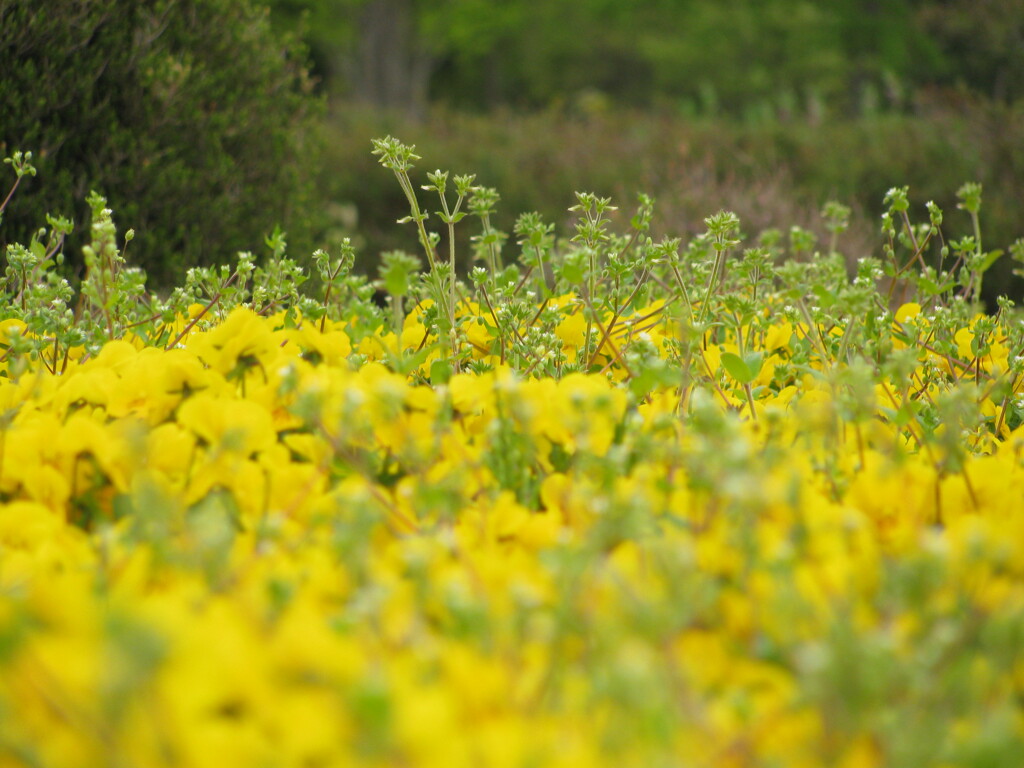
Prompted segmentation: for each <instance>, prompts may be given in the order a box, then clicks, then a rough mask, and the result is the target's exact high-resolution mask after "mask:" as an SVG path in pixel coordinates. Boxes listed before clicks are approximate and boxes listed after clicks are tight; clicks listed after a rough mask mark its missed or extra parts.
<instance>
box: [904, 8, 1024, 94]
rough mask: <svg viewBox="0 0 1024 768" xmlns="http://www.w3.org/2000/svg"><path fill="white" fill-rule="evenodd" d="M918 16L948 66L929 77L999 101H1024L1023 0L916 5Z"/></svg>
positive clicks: (939, 82)
mask: <svg viewBox="0 0 1024 768" xmlns="http://www.w3.org/2000/svg"><path fill="white" fill-rule="evenodd" d="M917 5H918V9H917V18H918V21H919V23H920V25H921V26H922V27H923V28H924V29H925V30H927V31H928V32H929V34H930V35H931V36H932V38H933V39H934V41H935V43H936V45H937V46H938V47H939V48H940V49H941V50H942V53H943V55H944V57H945V60H946V66H945V67H944V68H942V69H941V70H938V71H937V72H935V73H934V75H935V76H934V77H932V78H930V79H931V80H932V81H933V82H936V83H938V84H940V85H947V86H959V87H965V88H967V89H968V90H971V91H974V92H976V93H980V94H983V95H985V96H988V97H991V98H994V99H997V100H999V101H1004V102H1011V101H1015V100H1019V99H1021V98H1024V3H1022V2H1021V1H1020V0H949V1H948V2H944V3H937V2H918V3H917Z"/></svg>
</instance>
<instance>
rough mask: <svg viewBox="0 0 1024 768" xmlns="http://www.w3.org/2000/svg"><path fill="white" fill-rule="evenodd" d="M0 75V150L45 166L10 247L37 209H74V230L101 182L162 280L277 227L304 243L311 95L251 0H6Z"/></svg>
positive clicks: (6, 233) (30, 187)
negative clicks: (30, 154) (92, 191)
mask: <svg viewBox="0 0 1024 768" xmlns="http://www.w3.org/2000/svg"><path fill="white" fill-rule="evenodd" d="M0 73H2V76H0V154H3V155H6V154H10V153H11V152H12V151H14V150H16V149H22V150H27V151H32V152H33V153H34V157H35V160H34V162H35V164H36V166H37V167H38V169H39V174H38V176H37V177H36V178H35V179H31V180H30V179H26V180H25V183H24V184H23V185H22V189H21V190H20V191H19V194H18V195H17V196H16V198H15V199H14V200H13V201H12V203H11V205H10V207H9V208H8V210H7V212H6V216H5V219H6V220H5V223H4V228H3V231H2V239H3V240H5V241H6V242H19V241H27V240H28V239H29V237H30V233H31V232H32V231H33V229H34V228H35V227H37V226H39V223H40V222H41V221H42V220H43V214H44V213H46V212H53V213H55V214H57V213H60V214H63V215H66V216H70V215H73V216H74V217H75V220H76V223H77V227H76V235H75V236H77V237H78V238H82V237H83V235H84V234H87V232H86V225H87V223H88V217H87V214H86V208H85V204H84V202H83V201H84V200H85V198H86V196H87V195H88V192H89V190H90V189H95V190H97V191H99V192H101V193H102V194H104V195H106V197H107V198H108V199H109V201H110V205H111V207H112V208H113V209H114V210H116V211H117V215H118V220H119V223H120V224H121V225H122V227H129V226H130V227H133V228H134V229H135V231H136V238H135V241H133V243H132V246H131V251H132V260H133V261H134V262H135V263H137V264H140V265H141V266H143V267H144V268H145V269H146V270H147V271H148V272H149V273H150V276H151V279H152V280H154V281H155V282H156V283H157V284H160V283H164V282H167V281H168V280H170V279H177V278H179V277H180V275H181V271H182V269H183V268H184V267H187V266H191V265H196V264H202V263H209V262H211V261H216V260H220V261H222V260H224V259H225V258H227V257H229V256H230V255H232V254H233V253H234V252H235V251H237V250H242V249H255V248H257V247H258V246H259V245H260V243H261V242H262V239H263V237H264V236H265V235H266V234H267V233H269V232H270V231H271V230H272V229H273V227H274V225H275V224H277V223H280V224H281V225H282V226H283V227H284V228H285V229H287V230H288V231H289V233H290V235H291V237H290V241H291V242H292V244H293V245H294V246H298V247H305V246H307V245H308V244H309V242H310V240H311V233H312V228H313V226H314V222H313V221H312V220H311V215H310V213H309V210H310V209H311V206H310V205H309V203H310V201H311V197H310V196H311V191H312V187H311V184H310V183H309V179H310V178H311V174H310V171H309V170H308V165H309V164H308V162H306V161H305V160H304V158H307V157H308V156H309V149H310V147H309V144H310V142H313V141H315V135H316V133H315V132H316V125H317V121H316V118H317V115H318V113H319V111H320V105H319V102H318V101H317V100H316V99H315V98H314V97H313V96H312V95H311V83H310V80H309V77H308V74H307V69H306V64H305V59H304V50H303V48H302V46H301V45H300V44H298V43H297V42H296V41H295V40H294V39H289V38H283V37H281V36H279V35H276V34H275V33H273V32H272V30H271V27H270V24H269V21H268V18H267V13H266V11H265V9H262V8H260V7H257V6H256V5H254V4H253V3H252V2H251V1H250V0H146V1H144V2H139V1H138V0H102V1H101V0H53V1H48V2H39V0H0ZM75 236H73V238H72V239H71V240H70V241H69V243H68V248H67V249H66V251H67V254H68V261H69V263H70V264H71V266H72V267H73V268H77V267H79V266H80V255H79V248H78V247H76V246H79V245H80V244H81V243H82V239H77V240H76V239H75ZM0 245H2V243H0ZM76 260H77V261H76Z"/></svg>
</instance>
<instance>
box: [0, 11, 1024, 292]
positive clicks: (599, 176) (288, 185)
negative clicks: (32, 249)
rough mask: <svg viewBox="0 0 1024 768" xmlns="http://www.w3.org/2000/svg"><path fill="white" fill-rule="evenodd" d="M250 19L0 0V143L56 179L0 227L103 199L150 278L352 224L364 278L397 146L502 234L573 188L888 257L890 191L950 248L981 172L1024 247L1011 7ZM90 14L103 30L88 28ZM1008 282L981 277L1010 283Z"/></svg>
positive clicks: (1022, 114) (661, 212)
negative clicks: (476, 203)
mask: <svg viewBox="0 0 1024 768" xmlns="http://www.w3.org/2000/svg"><path fill="white" fill-rule="evenodd" d="M119 4H120V5H123V6H125V7H124V8H123V9H120V10H117V11H116V12H113V11H112V12H111V13H110V14H107V15H105V13H104V11H103V10H102V9H110V8H113V7H114V6H118V5H119ZM258 5H259V4H258V3H254V2H252V1H251V0H148V1H147V2H145V3H136V2H129V0H113V1H112V2H108V3H99V2H95V0H55V2H52V3H37V2H34V1H33V0H0V30H2V31H0V64H2V65H3V67H2V68H3V71H4V78H3V82H2V84H0V143H3V144H5V145H6V147H5V151H6V152H7V153H9V152H10V151H12V150H13V149H15V148H24V149H33V148H36V149H37V151H38V149H40V148H42V149H44V150H47V151H48V155H47V156H48V157H49V158H51V159H52V163H53V165H52V173H51V174H50V175H51V178H50V179H45V178H44V176H45V174H43V173H41V174H40V178H38V179H35V180H33V185H32V189H31V190H29V193H28V194H26V195H25V198H26V199H25V200H24V201H23V202H22V203H21V206H22V208H20V209H15V208H12V209H9V219H10V221H7V222H5V223H4V228H3V230H0V239H3V238H5V237H6V238H9V237H11V236H12V234H14V233H17V232H18V228H19V227H20V228H21V234H23V233H24V231H26V228H27V227H28V226H29V225H28V224H27V223H26V222H28V221H29V213H35V214H36V216H37V218H36V222H37V223H36V224H35V226H38V217H39V216H41V213H39V212H38V209H39V208H40V204H41V203H40V200H41V199H42V198H33V197H32V195H34V194H36V193H37V192H38V194H40V195H42V194H43V192H42V190H44V189H47V188H49V190H50V191H49V192H48V193H46V194H47V195H48V196H47V197H46V198H45V202H46V203H47V206H48V207H46V210H53V211H54V212H58V211H61V212H66V211H68V210H69V207H70V206H72V205H73V202H72V201H71V200H70V199H69V195H71V194H76V195H80V194H82V191H83V190H85V191H87V187H88V186H90V185H93V186H96V185H99V186H100V187H102V189H101V191H103V192H104V193H105V194H107V195H108V196H109V198H110V201H111V206H112V207H113V208H114V209H115V211H116V212H118V219H119V221H120V222H121V223H122V224H123V225H125V226H134V227H135V228H136V229H137V230H139V235H138V238H137V242H133V244H132V248H133V249H134V250H135V256H136V260H141V261H142V262H143V263H144V265H145V266H146V267H147V268H148V269H149V270H150V272H151V273H154V274H155V275H157V276H159V277H160V279H169V277H170V275H172V274H180V267H181V266H183V265H189V264H194V263H203V262H204V261H211V260H214V261H218V260H224V259H226V258H229V257H230V256H231V255H232V252H233V250H238V249H256V248H258V247H259V246H260V242H261V240H262V237H263V235H265V234H266V233H267V232H269V230H270V228H271V226H272V223H273V222H274V221H280V222H281V223H282V225H283V226H284V227H285V229H287V230H288V232H289V243H290V244H291V246H292V252H293V255H300V254H299V253H298V251H299V250H309V249H311V248H312V247H313V246H315V245H327V246H328V247H329V246H330V244H331V243H332V242H336V241H337V238H338V237H340V236H343V235H351V236H353V237H354V238H355V239H356V241H357V242H358V244H359V245H360V247H361V252H360V253H361V255H360V259H361V265H362V268H363V269H365V270H367V271H371V272H372V271H374V270H375V264H376V260H377V257H378V254H379V253H380V252H381V251H382V250H387V249H392V248H405V249H407V250H410V251H412V250H415V242H414V237H413V233H412V231H411V230H409V229H408V228H403V227H399V226H397V225H396V224H395V220H396V219H397V218H399V217H400V216H402V215H404V214H405V213H406V211H405V203H404V200H403V198H402V193H401V190H400V189H399V188H398V186H397V184H395V182H394V180H393V179H392V178H391V176H390V174H388V173H387V172H384V171H382V170H381V169H380V168H379V167H377V166H376V161H375V160H374V158H373V157H371V156H370V154H369V148H370V138H371V137H374V136H381V135H384V134H386V133H392V134H394V135H397V136H399V137H401V138H402V139H403V140H404V141H407V142H412V143H415V144H416V145H417V148H418V150H417V151H418V152H419V154H421V155H422V156H423V161H422V163H421V167H420V170H421V171H423V172H425V171H426V170H430V169H433V168H435V167H441V168H442V169H448V170H451V171H452V172H454V173H476V174H477V182H478V183H480V184H483V185H486V186H489V187H495V188H497V189H498V191H499V192H500V193H501V195H502V201H501V203H500V204H499V215H498V221H497V224H498V226H499V228H500V229H503V230H504V231H511V227H512V222H513V221H514V219H515V217H516V216H517V215H518V214H519V213H521V212H524V211H530V210H537V211H539V212H541V213H542V214H543V215H544V216H545V217H546V218H547V219H548V220H549V221H553V222H556V223H558V224H559V225H562V224H564V223H565V222H566V220H567V217H568V215H569V214H568V213H567V208H568V207H569V206H570V205H571V204H572V203H573V201H574V200H573V194H572V193H573V191H574V190H577V189H579V190H584V189H585V190H588V191H594V192H597V193H598V194H601V195H610V196H613V197H614V198H615V199H616V201H617V202H619V203H620V205H621V207H622V209H623V210H622V213H623V214H625V215H626V216H628V209H629V208H630V207H631V204H632V202H633V201H634V199H635V195H636V193H637V192H639V191H644V192H647V193H649V194H651V195H653V196H654V197H655V198H656V199H657V200H658V209H657V216H656V219H657V223H658V226H659V227H660V228H661V229H663V230H666V231H671V232H674V233H677V234H684V235H685V234H694V233H697V232H701V231H703V229H704V226H703V218H704V217H705V216H707V215H709V214H710V213H713V212H715V211H717V210H719V209H720V208H728V209H731V210H735V211H736V212H737V213H738V214H739V215H740V216H741V218H742V220H743V222H744V230H745V232H746V233H747V234H748V235H751V236H754V235H757V234H758V232H759V231H761V230H762V229H764V228H766V227H783V228H786V227H789V226H790V225H794V224H795V225H799V226H801V227H805V228H807V229H811V230H813V231H816V232H818V233H819V234H820V235H822V237H824V226H823V223H822V222H821V220H820V216H819V215H818V212H819V211H820V210H821V207H822V205H823V204H824V203H825V202H826V201H827V200H833V199H834V200H837V201H839V202H842V203H845V204H847V205H849V206H851V207H852V208H853V211H854V217H853V223H852V226H851V228H850V230H849V231H848V232H847V233H846V234H845V235H844V236H843V238H842V239H841V240H840V246H841V250H843V251H844V253H846V254H847V255H848V256H849V257H850V258H851V259H854V258H856V257H858V256H862V255H867V254H869V253H875V254H876V255H877V253H878V243H879V234H878V225H877V222H878V215H879V214H880V213H881V210H882V197H883V196H884V194H885V191H886V190H887V189H888V188H890V187H892V186H895V185H905V184H906V185H910V188H911V189H910V192H911V199H912V201H914V203H915V205H916V211H917V213H918V215H919V216H920V217H923V216H924V203H925V202H926V201H927V200H930V199H934V200H935V201H936V202H938V203H939V204H940V205H941V206H942V207H943V208H944V209H946V211H947V215H946V222H947V227H948V230H949V231H948V234H949V235H951V236H954V237H959V236H961V235H963V234H968V233H969V227H970V224H969V219H968V218H967V216H966V214H960V213H958V212H956V211H955V192H956V190H957V188H958V187H959V186H960V185H961V184H962V183H963V182H965V181H980V182H982V183H983V185H984V192H985V201H984V206H983V209H982V227H983V234H984V236H985V247H986V248H996V247H1005V246H1006V245H1007V244H1009V243H1010V242H1012V241H1013V240H1014V239H1015V238H1016V237H1018V236H1020V235H1022V234H1024V221H1022V218H1024V217H1022V216H1021V207H1020V205H1019V202H1018V201H1019V194H1020V189H1021V181H1022V180H1024V3H1021V2H1020V0H833V2H829V3H815V2H807V1H806V0H730V2H713V1H711V0H634V1H633V2H629V3H623V2H620V1H618V0H545V1H544V2H532V1H528V0H429V1H428V0H269V6H270V7H269V16H267V15H266V14H263V13H261V12H260V10H259V8H258ZM42 9H47V10H42ZM83 14H85V15H87V16H88V15H89V14H92V16H91V17H90V18H92V19H93V20H94V21H95V18H96V17H99V16H102V17H103V19H102V20H101V21H99V22H96V23H95V24H94V29H95V31H93V32H91V33H89V36H88V39H87V40H86V39H84V38H83V34H85V33H83V32H81V30H82V28H83V27H82V24H81V19H80V17H82V15H83ZM76 15H77V16H76ZM41 17H42V20H41ZM44 22H45V23H44ZM161 25H164V26H161ZM26 29H27V30H29V31H28V32H25V30H26ZM90 29H93V27H90ZM15 30H19V31H20V36H19V32H15ZM62 30H63V31H62ZM147 30H148V34H147ZM12 40H15V41H20V42H17V44H15V43H12ZM32 46H34V48H33V47H32ZM26 50H32V51H34V53H33V55H32V56H26V54H25V51H26ZM83 51H85V52H87V55H86V56H85V57H84V59H83V56H82V52H83ZM16 56H17V57H18V58H17V59H15V58H14V57H16ZM307 56H308V58H305V57H307ZM26 60H31V61H33V62H34V63H33V64H32V65H31V67H26V65H25V64H24V62H25V61H26ZM303 60H306V61H308V62H309V67H310V72H309V73H306V72H305V71H303V68H302V67H301V65H300V64H301V62H302V61H303ZM83 61H84V62H85V63H84V64H83ZM19 62H20V63H19ZM9 73H13V74H9ZM15 75H16V76H15ZM307 75H308V76H307ZM47 79H48V80H47ZM50 81H52V82H50ZM69 88H71V90H69ZM74 89H77V90H74ZM90 89H91V90H90ZM12 93H14V94H20V100H17V99H15V98H14V97H12V96H11V94H12ZM29 93H30V95H27V94H29ZM53 93H56V94H63V95H62V96H60V99H59V100H61V101H62V102H66V101H69V100H70V101H72V102H74V104H73V105H72V106H68V105H67V104H63V106H62V107H60V108H58V107H57V106H54V104H52V103H49V102H54V101H57V100H58V97H57V96H51V95H49V94H53ZM76 99H77V101H75V100H76ZM154 99H156V100H157V101H154ZM159 99H162V101H159ZM47 100H49V102H47ZM44 102H47V103H44ZM83 102H84V103H86V104H88V110H86V108H85V107H83V106H81V103H83ZM40 104H42V106H40ZM58 106H59V105H58ZM61 109H63V112H61ZM13 115H20V116H21V117H19V118H17V119H16V118H15V117H13ZM83 115H84V116H86V117H88V118H89V119H86V120H83V119H81V118H82V117H83ZM57 117H59V118H60V119H59V120H58V119H57ZM57 123H59V124H60V125H61V126H62V130H63V134H62V135H61V138H60V140H59V141H57V140H55V139H54V138H53V137H52V136H51V135H50V134H52V133H53V132H54V131H53V130H52V128H53V125H55V124H57ZM154 126H155V127H154ZM48 132H49V133H48ZM138 136H141V137H142V138H137V137H138ZM133 137H136V138H133ZM97 147H110V149H109V151H107V152H106V154H104V155H102V156H101V157H91V158H90V152H92V151H94V150H95V149H96V148H97ZM125 147H127V149H126V148H125ZM0 148H4V147H0ZM87 158H88V159H87ZM57 168H61V169H64V170H63V171H57V170H56V169H57ZM59 173H64V174H65V177H66V178H64V179H63V181H62V182H61V183H56V184H55V182H54V178H56V177H57V175H58V174H59ZM48 185H49V186H48ZM20 194H21V192H19V195H20ZM154 211H156V212H154ZM174 217H177V220H178V224H176V225H175V224H173V223H172V219H174ZM186 221H187V222H189V223H188V224H186V223H185V222H186ZM467 224H468V225H469V226H472V224H471V223H468V222H467ZM175 227H176V229H175ZM464 228H468V227H464ZM563 231H565V230H563ZM783 234H785V232H783ZM999 269H1000V267H999V266H998V265H997V267H996V269H995V270H994V271H993V273H990V275H992V277H991V278H989V279H988V280H987V281H986V285H987V287H989V288H990V289H991V290H992V291H993V293H995V292H1011V293H1013V294H1015V295H1020V294H1021V293H1022V291H1021V288H1020V286H1013V285H1011V284H1010V280H1011V277H1010V274H1009V268H1008V267H1006V268H1004V269H1002V271H998V270H999Z"/></svg>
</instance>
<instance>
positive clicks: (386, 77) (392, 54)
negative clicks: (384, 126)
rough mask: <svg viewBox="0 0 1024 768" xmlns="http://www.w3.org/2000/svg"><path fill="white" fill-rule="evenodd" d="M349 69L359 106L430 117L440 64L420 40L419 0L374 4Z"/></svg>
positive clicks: (362, 18) (366, 9)
mask: <svg viewBox="0 0 1024 768" xmlns="http://www.w3.org/2000/svg"><path fill="white" fill-rule="evenodd" d="M356 34H357V38H356V44H355V49H354V51H353V54H352V58H351V60H350V61H349V63H348V64H349V65H348V66H347V67H346V69H347V70H348V74H349V82H350V83H351V86H352V95H353V97H354V98H355V100H356V101H359V102H362V103H364V104H370V105H373V106H375V107H378V108H381V109H385V110H389V111H394V112H398V113H401V114H403V115H405V116H407V117H410V118H413V119H420V118H422V117H423V116H424V114H425V112H426V106H427V92H428V87H429V84H430V73H431V69H432V68H433V64H434V60H433V57H432V56H431V55H430V53H429V52H428V51H427V50H426V47H425V46H424V45H423V42H422V41H421V40H420V39H419V34H418V31H417V29H416V13H415V7H414V2H413V0H369V2H367V3H366V4H365V5H364V6H363V8H362V10H361V12H360V15H359V20H358V31H357V33H356Z"/></svg>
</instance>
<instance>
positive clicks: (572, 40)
mask: <svg viewBox="0 0 1024 768" xmlns="http://www.w3.org/2000/svg"><path fill="white" fill-rule="evenodd" d="M273 4H274V7H275V9H276V12H277V14H278V16H279V17H281V18H284V19H286V20H287V19H291V20H294V19H295V18H296V17H297V15H298V13H299V11H300V10H301V9H302V8H305V9H307V10H308V12H309V20H310V24H309V33H308V34H309V35H310V37H309V39H310V42H311V45H312V46H313V48H314V52H316V51H318V50H319V51H322V52H327V51H333V53H322V54H319V55H318V58H319V59H324V60H326V59H330V60H332V61H333V62H334V63H333V64H332V65H330V66H329V67H328V72H329V74H330V76H331V77H335V76H339V77H340V78H341V79H342V80H344V82H345V87H344V88H343V89H341V90H343V91H344V92H347V93H348V94H349V95H350V96H352V97H354V98H355V99H357V100H359V101H362V102H365V103H369V104H373V105H377V106H382V107H386V108H389V109H396V108H397V109H400V110H401V111H404V112H405V113H407V114H412V115H419V114H422V112H423V109H424V107H425V104H426V102H427V101H428V100H429V99H440V100H442V101H446V102H448V103H450V104H453V105H456V106H460V107H477V108H479V107H489V106H493V105H495V104H514V105H520V106H528V107H536V106H544V105H547V104H551V103H553V102H555V103H557V102H559V101H565V100H570V101H572V100H574V99H576V98H577V96H579V95H580V94H586V93H593V92H599V93H602V94H604V96H605V97H606V98H607V99H608V100H610V102H612V103H614V102H624V103H628V104H632V105H641V106H643V105H652V104H659V103H660V104H663V105H668V106H676V105H682V106H684V107H686V106H687V105H689V106H688V109H691V110H696V111H704V112H714V111H716V110H724V111H726V112H729V113H732V114H737V115H744V114H746V115H757V114H771V115H786V114H790V113H793V112H794V111H798V110H799V111H802V110H807V111H813V110H821V109H824V108H826V107H831V108H833V109H836V110H838V111H840V112H842V113H844V114H850V113H860V112H863V111H865V110H867V111H872V110H874V109H877V108H885V107H897V108H899V107H902V106H904V105H906V104H907V103H908V99H907V93H908V91H909V90H911V89H913V88H914V87H916V86H918V85H921V84H927V83H933V82H939V83H943V82H951V81H955V80H957V79H959V80H962V81H963V82H964V83H965V84H966V85H967V86H968V87H971V88H974V89H978V90H981V91H984V92H986V93H988V92H991V94H992V95H996V96H1000V95H1003V96H1005V97H1007V98H1009V97H1016V96H1017V95H1019V94H1020V92H1021V89H1022V87H1024V86H1022V83H1024V74H1022V73H1024V45H1022V40H1021V39H1022V35H1024V32H1022V19H1024V4H1022V3H1021V2H1020V0H950V1H949V2H940V1H939V0H834V2H831V3H816V2H812V1H811V0H731V2H729V3H714V2H706V0H634V2H630V3H623V2H619V1H617V0H545V2H543V3H536V2H529V1H528V0H490V1H487V0H434V1H433V2H428V1H427V0H273ZM594 103H597V102H594Z"/></svg>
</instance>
